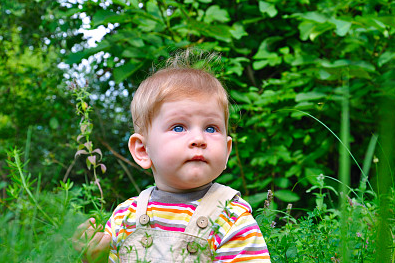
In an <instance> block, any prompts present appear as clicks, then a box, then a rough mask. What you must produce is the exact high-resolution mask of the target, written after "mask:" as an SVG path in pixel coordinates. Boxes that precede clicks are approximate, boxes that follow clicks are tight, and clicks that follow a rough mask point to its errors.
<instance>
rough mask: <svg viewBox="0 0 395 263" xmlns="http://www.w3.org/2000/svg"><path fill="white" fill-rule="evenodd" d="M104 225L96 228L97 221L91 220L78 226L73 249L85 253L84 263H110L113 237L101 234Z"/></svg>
mask: <svg viewBox="0 0 395 263" xmlns="http://www.w3.org/2000/svg"><path fill="white" fill-rule="evenodd" d="M102 229H103V226H102V225H99V226H96V224H95V219H94V218H89V219H88V220H86V221H85V222H84V223H82V224H81V225H79V226H78V228H77V230H76V231H75V233H74V235H73V247H74V249H75V250H77V251H78V252H81V251H83V259H84V260H83V261H84V262H89V263H92V262H95V263H99V262H108V254H109V250H110V241H111V236H110V235H109V234H107V233H106V232H101V230H102Z"/></svg>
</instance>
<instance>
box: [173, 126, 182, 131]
mask: <svg viewBox="0 0 395 263" xmlns="http://www.w3.org/2000/svg"><path fill="white" fill-rule="evenodd" d="M184 130H185V129H184V127H182V126H180V125H178V126H175V127H174V128H173V131H175V132H183V131H184Z"/></svg>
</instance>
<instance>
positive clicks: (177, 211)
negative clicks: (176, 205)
mask: <svg viewBox="0 0 395 263" xmlns="http://www.w3.org/2000/svg"><path fill="white" fill-rule="evenodd" d="M147 211H150V212H152V211H160V212H169V213H170V212H172V213H175V214H179V213H183V214H188V215H189V216H192V214H193V212H191V211H189V210H179V209H169V208H160V207H154V208H153V207H149V208H147Z"/></svg>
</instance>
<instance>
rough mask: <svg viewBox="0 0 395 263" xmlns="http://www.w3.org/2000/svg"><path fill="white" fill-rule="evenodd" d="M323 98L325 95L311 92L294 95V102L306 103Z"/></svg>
mask: <svg viewBox="0 0 395 263" xmlns="http://www.w3.org/2000/svg"><path fill="white" fill-rule="evenodd" d="M325 97H326V94H325V93H321V92H316V91H311V92H305V93H298V94H297V95H296V98H295V101H296V102H300V101H306V100H319V99H322V98H325Z"/></svg>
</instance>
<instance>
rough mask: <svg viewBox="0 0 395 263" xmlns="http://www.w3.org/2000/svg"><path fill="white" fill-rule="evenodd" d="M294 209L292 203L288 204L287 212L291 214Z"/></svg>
mask: <svg viewBox="0 0 395 263" xmlns="http://www.w3.org/2000/svg"><path fill="white" fill-rule="evenodd" d="M291 210H292V204H288V205H287V214H288V215H290V214H291Z"/></svg>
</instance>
